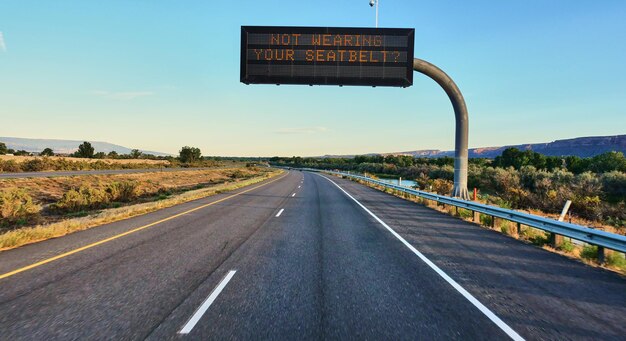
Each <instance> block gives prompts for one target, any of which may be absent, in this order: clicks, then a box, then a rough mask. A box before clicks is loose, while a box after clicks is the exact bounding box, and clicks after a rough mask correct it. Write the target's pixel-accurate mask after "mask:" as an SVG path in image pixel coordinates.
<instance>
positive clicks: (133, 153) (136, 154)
mask: <svg viewBox="0 0 626 341" xmlns="http://www.w3.org/2000/svg"><path fill="white" fill-rule="evenodd" d="M141 154H142V153H141V152H140V151H139V149H133V150H131V151H130V158H131V159H138V158H140V157H141Z"/></svg>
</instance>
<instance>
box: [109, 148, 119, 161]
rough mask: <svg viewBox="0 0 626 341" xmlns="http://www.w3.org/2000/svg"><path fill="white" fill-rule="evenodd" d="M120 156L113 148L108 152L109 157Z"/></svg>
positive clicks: (115, 157)
mask: <svg viewBox="0 0 626 341" xmlns="http://www.w3.org/2000/svg"><path fill="white" fill-rule="evenodd" d="M118 156H119V155H117V152H116V151H115V150H112V151H110V152H109V154H107V157H108V158H109V159H117V157H118Z"/></svg>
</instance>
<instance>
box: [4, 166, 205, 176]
mask: <svg viewBox="0 0 626 341" xmlns="http://www.w3.org/2000/svg"><path fill="white" fill-rule="evenodd" d="M204 169H216V168H215V167H198V168H165V167H163V168H144V169H102V170H80V171H55V172H21V173H0V179H19V178H50V177H56V176H77V175H104V174H132V173H150V172H180V171H188V170H204Z"/></svg>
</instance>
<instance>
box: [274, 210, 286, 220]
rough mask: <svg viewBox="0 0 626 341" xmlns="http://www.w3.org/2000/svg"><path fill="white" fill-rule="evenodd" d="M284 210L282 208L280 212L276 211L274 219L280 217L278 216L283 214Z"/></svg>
mask: <svg viewBox="0 0 626 341" xmlns="http://www.w3.org/2000/svg"><path fill="white" fill-rule="evenodd" d="M284 210H285V209H284V208H281V209H280V211H278V213H276V218H278V217H280V215H281V214H283V211H284Z"/></svg>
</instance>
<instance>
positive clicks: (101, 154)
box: [93, 152, 106, 159]
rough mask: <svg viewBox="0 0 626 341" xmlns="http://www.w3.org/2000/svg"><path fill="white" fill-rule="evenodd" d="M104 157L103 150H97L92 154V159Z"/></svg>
mask: <svg viewBox="0 0 626 341" xmlns="http://www.w3.org/2000/svg"><path fill="white" fill-rule="evenodd" d="M105 157H106V154H105V153H104V152H97V153H95V154H94V155H93V158H94V159H104V158H105Z"/></svg>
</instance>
